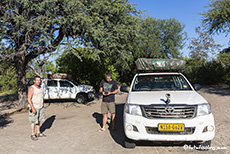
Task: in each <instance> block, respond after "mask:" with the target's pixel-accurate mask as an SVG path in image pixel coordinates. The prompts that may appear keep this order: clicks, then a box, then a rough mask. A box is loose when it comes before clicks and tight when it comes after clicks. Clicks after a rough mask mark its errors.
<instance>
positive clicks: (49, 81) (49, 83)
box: [47, 80, 57, 87]
mask: <svg viewBox="0 0 230 154" xmlns="http://www.w3.org/2000/svg"><path fill="white" fill-rule="evenodd" d="M47 86H49V87H57V81H55V80H48V82H47Z"/></svg>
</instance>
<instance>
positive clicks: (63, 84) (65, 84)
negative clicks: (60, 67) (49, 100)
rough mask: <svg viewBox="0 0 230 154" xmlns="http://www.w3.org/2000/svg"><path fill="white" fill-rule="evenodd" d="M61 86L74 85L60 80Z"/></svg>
mask: <svg viewBox="0 0 230 154" xmlns="http://www.w3.org/2000/svg"><path fill="white" fill-rule="evenodd" d="M60 87H73V85H72V84H71V83H69V82H68V81H60Z"/></svg>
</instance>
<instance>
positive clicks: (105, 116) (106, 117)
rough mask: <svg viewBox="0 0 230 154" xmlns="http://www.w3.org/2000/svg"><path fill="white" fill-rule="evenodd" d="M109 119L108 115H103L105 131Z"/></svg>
mask: <svg viewBox="0 0 230 154" xmlns="http://www.w3.org/2000/svg"><path fill="white" fill-rule="evenodd" d="M107 119H108V114H103V126H102V129H103V130H105V129H106V123H107Z"/></svg>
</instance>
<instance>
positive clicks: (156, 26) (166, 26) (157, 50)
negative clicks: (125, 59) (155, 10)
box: [132, 17, 186, 59]
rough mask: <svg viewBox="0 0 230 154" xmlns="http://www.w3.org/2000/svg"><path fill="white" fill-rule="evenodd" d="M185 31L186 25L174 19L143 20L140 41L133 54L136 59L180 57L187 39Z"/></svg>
mask: <svg viewBox="0 0 230 154" xmlns="http://www.w3.org/2000/svg"><path fill="white" fill-rule="evenodd" d="M183 30H184V25H182V24H181V23H180V22H178V21H177V20H176V19H174V18H170V19H154V18H152V17H147V18H142V19H141V24H140V29H139V31H138V32H139V39H138V40H137V42H136V43H135V44H136V45H134V49H133V52H132V54H133V57H134V59H137V58H140V57H142V58H176V57H178V56H179V55H180V52H179V50H180V49H182V48H183V45H184V42H183V41H184V40H185V38H186V33H185V32H184V31H183Z"/></svg>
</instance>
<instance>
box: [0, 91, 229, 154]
mask: <svg viewBox="0 0 230 154" xmlns="http://www.w3.org/2000/svg"><path fill="white" fill-rule="evenodd" d="M199 93H200V94H201V95H202V96H204V97H205V98H206V99H207V100H208V101H209V102H210V103H211V105H212V112H213V114H214V117H215V124H216V136H215V138H214V140H213V141H212V147H214V148H218V147H225V148H227V150H226V149H225V150H212V149H210V150H209V151H205V152H203V151H198V150H193V149H189V150H185V149H184V148H183V144H182V145H174V144H167V145H162V144H156V143H147V144H143V145H138V146H137V147H136V148H135V149H126V148H124V132H123V125H122V112H123V111H122V110H123V104H124V102H125V100H126V96H127V94H122V95H116V102H117V105H116V109H117V131H115V132H112V131H110V130H106V131H105V132H98V130H99V128H100V124H101V120H102V115H101V114H100V102H101V100H98V99H95V100H94V101H93V102H89V103H88V104H87V105H81V104H77V103H74V102H60V101H59V102H57V101H56V102H47V103H45V112H46V116H47V120H46V121H45V122H44V123H43V125H42V127H41V131H44V132H45V133H46V134H47V137H46V138H39V140H38V141H32V140H31V139H30V126H29V122H28V112H24V113H15V114H12V115H8V116H2V115H1V116H0V118H1V119H0V153H1V154H27V153H28V154H53V153H55V154H73V153H74V154H75V153H76V154H78V153H79V154H91V153H94V154H108V153H110V154H115V153H125V154H142V153H145V154H152V153H163V154H164V153H178V154H179V153H180V154H181V153H189V154H195V153H198V154H199V153H202V154H206V153H216V154H227V153H230V137H229V135H230V134H229V130H230V129H229V128H230V116H229V113H230V90H229V89H228V90H227V89H222V88H213V87H212V88H210V87H208V88H203V89H201V90H200V91H199Z"/></svg>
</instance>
